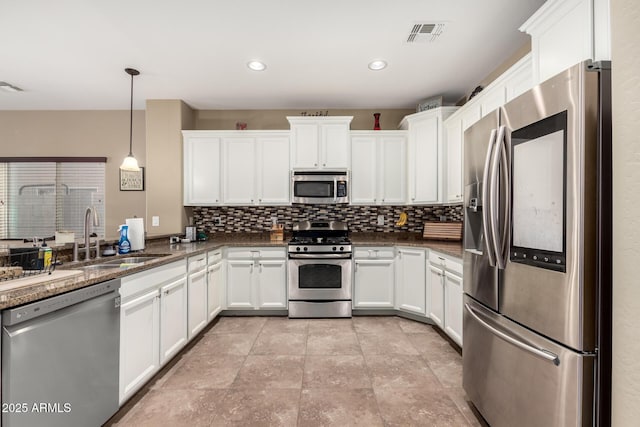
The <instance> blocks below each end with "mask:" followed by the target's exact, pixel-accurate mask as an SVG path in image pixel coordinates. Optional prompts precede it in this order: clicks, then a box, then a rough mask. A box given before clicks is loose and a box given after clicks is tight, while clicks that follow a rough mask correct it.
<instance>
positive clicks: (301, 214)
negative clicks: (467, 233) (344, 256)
mask: <svg viewBox="0 0 640 427" xmlns="http://www.w3.org/2000/svg"><path fill="white" fill-rule="evenodd" d="M401 212H406V213H407V216H408V220H407V223H406V224H405V225H404V226H402V227H398V226H396V225H395V224H396V221H397V220H398V217H399V216H400V213H401ZM378 215H383V216H384V225H377V220H378ZM462 215H463V209H462V205H461V204H460V205H438V206H344V205H297V204H296V205H291V206H206V207H205V206H200V207H194V208H193V223H194V225H195V226H196V227H197V228H198V230H204V231H205V232H207V233H234V232H243V233H263V232H267V231H269V230H270V229H271V218H272V217H277V218H278V223H280V224H284V229H285V231H290V230H291V227H292V225H293V223H294V222H297V221H304V220H310V221H315V220H336V221H345V222H347V223H348V224H349V229H350V230H351V231H353V232H372V231H378V232H387V233H389V232H403V233H406V232H410V233H422V228H423V223H424V222H425V221H439V220H440V217H441V216H446V220H447V221H462ZM214 218H220V220H221V223H222V225H215V223H214Z"/></svg>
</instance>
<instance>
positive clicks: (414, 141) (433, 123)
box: [400, 107, 458, 204]
mask: <svg viewBox="0 0 640 427" xmlns="http://www.w3.org/2000/svg"><path fill="white" fill-rule="evenodd" d="M457 109H458V107H440V108H436V109H433V110H428V111H423V112H420V113H415V114H411V115H409V116H406V117H405V118H404V119H402V122H401V123H400V127H401V129H405V130H408V132H409V139H408V150H407V151H408V156H407V159H408V160H407V188H408V193H409V197H408V202H409V203H410V204H427V203H440V202H442V201H443V194H444V157H445V156H444V131H443V121H444V120H446V119H447V118H448V117H449V116H450V115H451V114H453V113H454V112H455V111H456V110H457Z"/></svg>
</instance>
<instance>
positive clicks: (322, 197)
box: [291, 171, 349, 204]
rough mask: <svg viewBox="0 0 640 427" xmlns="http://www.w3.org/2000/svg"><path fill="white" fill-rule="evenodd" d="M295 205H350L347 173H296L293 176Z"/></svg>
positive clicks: (292, 192)
mask: <svg viewBox="0 0 640 427" xmlns="http://www.w3.org/2000/svg"><path fill="white" fill-rule="evenodd" d="M291 194H292V199H291V202H293V203H304V204H337V203H349V173H348V172H347V171H294V172H293V173H292V175H291Z"/></svg>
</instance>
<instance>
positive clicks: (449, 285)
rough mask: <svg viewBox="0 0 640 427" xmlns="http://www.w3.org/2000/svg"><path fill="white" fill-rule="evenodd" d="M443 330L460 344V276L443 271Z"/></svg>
mask: <svg viewBox="0 0 640 427" xmlns="http://www.w3.org/2000/svg"><path fill="white" fill-rule="evenodd" d="M444 291H445V292H444V306H445V310H446V311H445V313H446V314H447V315H446V317H445V324H444V331H445V332H446V333H447V335H449V336H450V337H451V339H453V340H454V341H455V342H457V343H458V344H459V345H460V346H462V276H459V275H457V274H453V273H450V272H448V271H445V272H444Z"/></svg>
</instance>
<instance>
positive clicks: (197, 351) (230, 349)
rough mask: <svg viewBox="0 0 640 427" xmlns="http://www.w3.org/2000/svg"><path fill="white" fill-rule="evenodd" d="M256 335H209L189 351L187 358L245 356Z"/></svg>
mask: <svg viewBox="0 0 640 427" xmlns="http://www.w3.org/2000/svg"><path fill="white" fill-rule="evenodd" d="M255 340H256V335H253V334H210V335H207V336H204V337H202V340H201V341H200V342H199V343H198V345H197V346H195V347H194V348H193V349H191V354H190V355H189V356H215V355H221V354H235V355H239V356H246V355H247V354H249V352H250V351H251V347H252V346H253V343H254V341H255Z"/></svg>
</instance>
